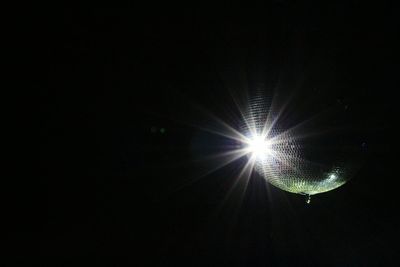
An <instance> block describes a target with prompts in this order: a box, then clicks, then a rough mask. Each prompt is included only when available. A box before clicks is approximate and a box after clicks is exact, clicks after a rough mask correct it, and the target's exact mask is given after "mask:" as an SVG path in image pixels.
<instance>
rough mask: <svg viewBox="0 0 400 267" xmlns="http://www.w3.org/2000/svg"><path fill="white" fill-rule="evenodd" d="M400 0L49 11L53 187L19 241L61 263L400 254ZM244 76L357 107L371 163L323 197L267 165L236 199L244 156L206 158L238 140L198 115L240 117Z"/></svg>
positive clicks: (43, 65)
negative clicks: (235, 105)
mask: <svg viewBox="0 0 400 267" xmlns="http://www.w3.org/2000/svg"><path fill="white" fill-rule="evenodd" d="M170 10H174V12H171V11H170ZM210 11H211V12H210ZM397 13H398V12H397V11H396V9H395V7H394V6H391V5H389V4H386V3H383V2H382V3H381V2H379V3H378V2H377V3H374V4H371V5H367V4H364V3H363V4H355V2H352V1H346V2H345V3H335V4H315V3H304V2H303V3H300V2H294V1H274V2H272V3H271V4H269V5H268V6H266V7H258V8H252V9H244V8H239V7H237V8H236V9H235V10H233V9H231V8H224V9H222V11H212V9H211V10H210V9H205V10H201V9H186V10H183V11H178V10H176V9H173V8H172V7H169V8H168V9H167V8H164V9H163V8H161V7H160V9H158V10H157V11H155V10H154V9H152V8H142V7H140V8H139V7H130V8H120V9H111V8H107V9H105V8H93V9H90V10H76V9H62V10H60V9H57V10H54V11H53V12H51V15H49V14H48V16H45V17H44V18H38V20H40V21H41V22H42V24H43V25H42V26H41V27H40V28H41V29H40V30H39V29H38V34H37V35H36V39H35V40H33V42H37V43H40V44H41V49H43V51H44V55H45V56H44V57H43V58H41V59H40V60H38V62H37V66H38V67H40V69H42V70H43V71H41V75H42V76H43V77H44V78H45V83H43V84H42V85H41V86H40V97H41V102H40V108H41V111H42V114H41V118H40V119H41V122H40V135H41V136H40V137H41V138H40V143H39V144H40V167H41V179H40V186H39V188H40V189H39V190H36V192H35V197H38V198H39V199H40V200H39V201H34V202H32V203H28V204H26V205H28V207H29V208H27V209H26V210H28V209H29V210H33V211H32V212H31V213H30V214H28V215H27V216H26V218H29V219H26V220H23V221H25V222H26V221H32V222H31V223H30V224H29V226H25V223H21V225H20V226H18V229H17V231H16V235H15V239H16V240H17V241H16V243H17V244H21V243H23V244H28V245H27V246H35V247H39V249H40V253H39V255H40V257H39V258H40V261H41V262H42V263H43V264H44V263H49V264H51V265H52V266H75V265H80V264H89V263H92V264H93V263H95V264H96V265H106V266H119V265H125V264H130V265H134V266H146V265H161V266H176V265H177V264H179V263H181V264H184V265H185V266H388V265H396V264H395V262H396V256H397V251H398V249H397V248H396V244H397V243H398V234H399V230H398V222H399V221H398V220H397V218H396V217H397V212H396V210H397V195H396V194H397V192H396V191H397V187H396V180H397V175H396V172H395V170H394V167H395V164H396V153H395V151H394V150H395V149H394V146H395V145H396V143H397V138H396V136H395V133H394V132H392V131H391V130H390V129H391V127H393V128H394V125H393V124H395V123H396V122H397V121H396V120H395V117H396V116H395V115H394V114H395V110H396V109H397V108H396V97H395V96H396V94H395V92H396V90H397V89H398V82H397V81H398V78H397V77H396V76H397V75H398V67H397V64H398V61H397V60H396V57H395V53H397V51H398V47H397V45H396V37H397V35H398V26H397V24H396V21H395V17H396V16H397ZM43 29H45V30H44V31H43ZM39 32H40V33H39ZM239 70H240V71H239ZM238 73H239V74H240V73H247V77H249V81H248V83H247V85H248V86H249V87H251V86H253V84H254V83H257V82H258V81H259V80H260V79H261V80H262V81H263V82H264V84H266V88H270V87H273V86H274V85H276V84H277V83H278V80H279V81H280V82H281V83H282V84H284V85H285V86H282V88H284V89H281V91H282V92H283V93H282V95H283V96H285V94H287V93H288V92H289V93H290V92H291V90H292V91H296V94H297V95H300V97H299V98H297V99H303V100H304V99H309V98H311V97H313V98H316V99H317V100H318V99H319V100H320V101H319V102H318V101H316V102H315V101H314V103H317V104H315V105H321V106H324V105H338V106H339V107H341V106H342V107H343V109H344V110H346V111H345V112H346V113H345V117H346V118H349V119H348V121H347V123H348V125H347V126H348V127H350V130H354V128H357V130H359V129H361V130H359V131H357V133H358V135H357V136H356V139H357V142H359V145H360V146H361V145H362V146H363V149H365V150H366V155H367V159H366V162H365V163H364V165H363V166H362V167H361V169H360V170H359V171H358V173H357V174H356V176H355V177H354V178H353V179H352V180H350V181H349V182H348V183H347V184H346V185H344V186H343V187H341V188H339V189H337V190H335V191H332V192H329V193H326V194H322V195H319V196H316V197H315V198H313V199H312V202H311V204H310V205H306V204H305V203H304V197H303V196H299V195H293V194H290V193H286V192H283V191H280V190H278V189H276V188H273V187H271V186H269V187H268V186H266V183H265V181H263V179H262V178H261V177H259V176H258V175H253V176H252V178H251V179H250V182H249V185H248V187H247V190H246V193H245V194H244V195H240V194H239V193H238V192H239V191H240V190H239V191H237V189H235V190H236V191H237V192H236V191H235V190H234V191H235V192H234V193H233V194H231V195H230V197H228V198H227V199H225V198H226V196H227V193H228V191H229V189H230V188H231V187H232V185H233V180H232V179H233V177H235V175H237V173H238V171H239V170H240V168H241V167H242V166H243V163H244V162H243V159H242V160H239V161H237V162H235V163H232V164H230V165H228V166H226V167H224V168H222V169H219V170H217V171H215V172H212V173H210V174H208V175H205V174H206V173H207V172H208V170H210V169H212V168H213V166H214V165H213V164H215V162H214V161H213V160H212V159H207V160H203V159H204V158H205V156H207V155H209V154H208V153H211V152H215V151H219V152H220V151H221V149H222V148H221V147H222V146H225V145H230V144H231V143H230V142H231V141H229V140H227V139H226V138H222V137H218V136H216V135H213V134H210V133H206V132H205V131H202V130H200V129H199V128H198V127H195V126H193V125H200V126H201V127H204V126H207V125H211V124H212V122H211V121H209V117H207V115H204V114H205V113H204V111H206V112H211V113H213V114H215V115H216V116H218V117H220V118H222V119H224V120H225V121H228V122H229V123H232V121H235V119H232V118H231V117H230V115H229V114H233V113H234V112H236V111H233V110H232V105H231V102H230V100H229V99H230V98H229V97H228V95H229V93H228V91H229V90H228V89H227V87H234V86H236V87H237V88H234V89H235V90H236V91H241V90H242V91H243V90H246V89H245V88H244V87H243V86H242V85H241V84H240V83H239V82H237V81H239V80H240V79H239V78H238ZM239 76H240V75H239ZM260 77H261V78H260ZM230 89H232V88H230ZM296 101H297V102H296ZM296 101H294V103H292V105H293V106H292V107H294V108H293V110H296V108H297V109H300V110H301V108H302V106H304V105H302V102H298V101H300V100H296ZM318 108H319V106H316V109H318ZM360 125H361V126H360ZM352 127H353V128H352ZM359 127H360V128H359ZM161 128H164V129H165V132H164V133H162V132H161V131H160V130H161ZM363 143H364V144H363ZM199 148H201V149H199ZM27 202H29V201H27ZM38 241H39V242H38ZM25 260H26V261H27V262H30V261H31V259H30V257H28V256H27V257H25V258H24V256H22V255H19V256H18V257H17V261H25Z"/></svg>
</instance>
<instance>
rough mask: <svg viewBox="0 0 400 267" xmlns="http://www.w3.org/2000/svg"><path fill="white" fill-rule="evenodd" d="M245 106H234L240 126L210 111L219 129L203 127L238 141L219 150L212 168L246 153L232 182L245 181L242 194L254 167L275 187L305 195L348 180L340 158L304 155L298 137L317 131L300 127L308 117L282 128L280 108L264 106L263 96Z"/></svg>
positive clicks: (325, 190)
mask: <svg viewBox="0 0 400 267" xmlns="http://www.w3.org/2000/svg"><path fill="white" fill-rule="evenodd" d="M245 106H247V108H246V109H245V110H244V109H240V108H239V105H238V106H237V107H238V108H239V111H240V115H241V120H242V121H241V122H239V125H240V129H239V130H237V129H235V127H233V126H232V125H229V124H228V123H226V122H224V121H223V120H222V119H220V118H218V117H216V116H214V115H211V114H209V115H210V117H211V118H212V119H213V120H214V122H217V125H218V126H219V129H207V128H205V127H204V128H203V129H205V130H208V131H210V132H212V133H215V134H219V135H221V136H224V137H228V138H230V139H232V140H235V141H236V142H239V144H240V145H239V147H238V148H236V149H233V150H229V151H224V152H223V153H221V154H220V156H222V157H226V159H225V160H224V159H222V160H221V161H219V164H218V166H216V167H215V168H213V170H216V169H218V168H221V167H223V166H225V165H227V164H229V163H231V162H232V161H234V160H236V159H239V158H242V157H243V156H247V159H248V162H247V163H246V164H245V165H244V167H243V170H242V171H240V172H239V174H238V177H237V178H236V180H235V183H234V186H236V184H239V183H241V181H244V185H243V184H242V185H243V188H242V190H243V194H244V192H245V191H246V187H247V183H248V181H249V179H250V177H251V175H252V173H253V171H256V172H257V173H259V174H260V175H261V176H262V177H263V178H264V179H265V180H266V181H267V182H268V183H270V184H272V185H273V186H275V187H278V188H280V189H282V190H284V191H288V192H291V193H296V194H302V195H308V196H310V195H314V194H319V193H323V192H327V191H330V190H333V189H335V188H337V187H339V186H341V185H343V184H344V183H345V182H346V181H347V179H348V173H347V169H346V168H345V166H344V165H343V164H341V162H337V164H336V162H332V163H329V164H325V163H324V164H325V165H323V164H320V163H318V162H313V161H310V160H309V159H308V157H307V156H306V155H307V152H305V151H307V148H306V147H305V143H304V142H302V141H301V139H302V138H313V137H314V136H315V135H318V134H319V133H315V132H309V133H307V132H304V131H299V129H301V128H302V127H303V126H304V125H306V124H307V122H308V121H303V122H301V123H299V124H297V125H294V126H292V127H290V128H286V129H282V128H281V125H280V119H281V118H280V114H282V110H275V112H274V110H273V108H270V109H267V108H266V106H267V104H266V102H264V100H263V99H262V98H254V99H253V100H252V101H250V103H248V105H245ZM275 108H276V107H275ZM272 113H273V114H274V116H272V115H271V114H272ZM221 128H222V129H221ZM321 156H323V155H321ZM317 160H318V159H317ZM308 201H309V200H308Z"/></svg>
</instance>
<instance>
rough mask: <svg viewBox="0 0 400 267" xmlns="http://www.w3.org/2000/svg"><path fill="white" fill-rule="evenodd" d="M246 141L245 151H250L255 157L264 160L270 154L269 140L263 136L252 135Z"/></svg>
mask: <svg viewBox="0 0 400 267" xmlns="http://www.w3.org/2000/svg"><path fill="white" fill-rule="evenodd" d="M246 143H247V145H248V146H247V148H246V150H247V152H248V153H252V155H254V157H255V158H256V159H261V160H264V159H266V158H267V157H269V156H271V154H272V148H271V141H269V140H268V139H267V138H266V137H264V136H259V135H256V136H253V137H251V138H250V139H249V140H246Z"/></svg>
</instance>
